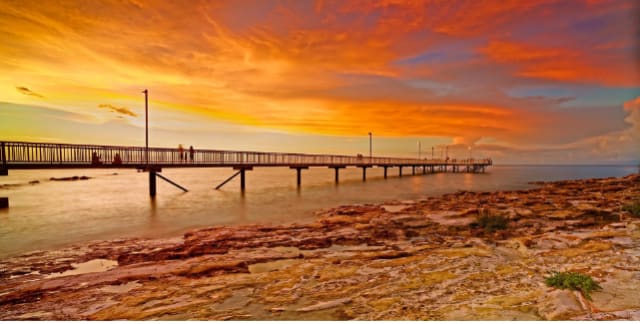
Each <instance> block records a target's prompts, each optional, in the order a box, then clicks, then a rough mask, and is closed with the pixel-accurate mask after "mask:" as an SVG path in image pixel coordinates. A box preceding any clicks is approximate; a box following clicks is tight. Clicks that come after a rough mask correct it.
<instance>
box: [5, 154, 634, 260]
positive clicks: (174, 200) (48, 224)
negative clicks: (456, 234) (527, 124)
mask: <svg viewBox="0 0 640 324" xmlns="http://www.w3.org/2000/svg"><path fill="white" fill-rule="evenodd" d="M333 172H334V171H333V169H328V168H310V169H309V170H303V171H302V187H301V188H300V189H298V188H297V187H296V173H295V170H290V169H288V168H256V169H254V170H253V171H248V172H247V175H246V186H247V187H246V188H247V189H246V191H245V193H244V194H242V193H241V192H240V185H239V178H240V177H239V176H238V177H236V178H234V179H233V180H232V181H231V182H229V183H227V184H226V185H225V186H224V187H223V188H222V189H221V190H214V188H215V186H217V185H218V184H219V183H221V182H222V181H224V180H225V179H226V178H227V177H229V176H230V175H232V174H233V173H234V171H233V170H231V169H230V168H209V169H165V170H164V171H163V172H162V175H164V176H165V177H168V178H169V179H171V180H173V181H175V182H177V183H178V184H180V185H182V186H184V187H186V188H187V189H189V192H182V191H181V190H179V189H177V188H175V187H173V186H172V185H170V184H169V183H166V182H165V181H163V180H162V179H158V180H157V181H158V193H157V196H156V198H155V199H151V198H150V197H149V189H148V174H146V173H138V172H136V171H135V170H130V169H78V170H10V171H9V176H6V177H0V197H9V204H10V208H8V209H0V258H3V257H8V256H11V255H17V254H20V253H24V252H29V251H33V250H45V249H54V248H59V247H64V246H67V245H70V244H74V243H80V242H86V241H91V240H104V239H116V238H127V237H145V238H157V237H168V236H174V235H180V234H181V233H183V232H184V231H186V230H188V229H193V228H200V227H207V226H214V225H229V224H249V223H259V224H288V223H303V222H308V221H312V220H313V219H314V212H315V211H318V210H320V209H324V208H331V207H336V206H339V205H344V204H362V203H382V202H385V201H391V200H413V199H418V198H421V197H425V196H437V195H441V194H444V193H449V192H455V191H457V190H470V191H493V190H512V189H524V188H530V187H533V185H530V184H528V182H530V181H541V180H542V181H549V180H561V179H580V178H595V177H612V176H615V177H617V176H624V175H628V174H631V173H634V172H637V167H634V166H499V165H498V166H492V167H490V168H489V169H488V171H487V172H486V173H484V174H466V173H456V174H454V173H436V174H426V175H422V174H420V175H415V176H412V175H411V169H410V168H404V169H403V174H404V176H403V177H398V169H397V168H394V169H389V170H388V175H389V177H388V179H384V178H383V171H382V168H374V169H368V170H367V181H366V182H363V181H362V171H361V169H359V168H348V169H342V170H341V171H340V183H339V184H338V185H336V184H335V183H334V173H333ZM67 176H88V177H90V179H88V180H78V181H63V182H61V181H50V180H49V179H50V178H51V177H67ZM32 181H38V183H34V184H30V183H29V182H32Z"/></svg>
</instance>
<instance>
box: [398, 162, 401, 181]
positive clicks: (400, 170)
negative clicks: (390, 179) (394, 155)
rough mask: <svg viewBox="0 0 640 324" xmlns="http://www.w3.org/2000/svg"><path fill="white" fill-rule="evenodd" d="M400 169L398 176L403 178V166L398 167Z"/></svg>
mask: <svg viewBox="0 0 640 324" xmlns="http://www.w3.org/2000/svg"><path fill="white" fill-rule="evenodd" d="M398 169H400V170H399V171H398V175H399V176H400V177H401V178H402V165H400V166H398Z"/></svg>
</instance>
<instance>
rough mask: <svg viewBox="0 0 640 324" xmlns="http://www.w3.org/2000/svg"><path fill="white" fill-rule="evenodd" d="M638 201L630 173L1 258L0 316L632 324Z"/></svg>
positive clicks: (639, 249) (639, 315) (638, 273)
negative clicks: (577, 280)
mask: <svg viewBox="0 0 640 324" xmlns="http://www.w3.org/2000/svg"><path fill="white" fill-rule="evenodd" d="M638 199H640V176H639V175H630V176H627V177H624V178H607V179H589V180H573V181H560V182H552V183H539V184H538V187H537V188H535V189H530V190H519V191H502V192H456V193H453V194H448V195H444V196H441V197H430V198H425V199H422V200H418V201H392V202H387V203H384V204H381V205H358V206H341V207H337V208H333V209H330V210H325V211H321V212H319V213H318V215H317V221H315V222H313V223H308V224H300V225H289V226H258V225H251V226H220V227H213V228H208V229H202V230H195V231H191V232H188V233H186V234H185V235H184V236H183V237H179V238H175V239H164V240H143V239H127V240H114V241H103V242H93V243H88V244H84V245H78V246H73V247H70V248H67V249H63V250H58V251H39V252H32V253H29V254H25V255H22V256H19V257H13V258H9V259H5V260H1V261H0V319H2V320H20V319H39V320H70V319H74V320H80V319H89V320H115V319H131V320H151V319H158V320H186V319H202V320H205V319H208V320H227V319H232V320H248V319H265V320H302V319H318V320H329V319H341V320H347V319H358V320H538V319H554V320H560V319H597V320H600V319H605V320H615V319H628V320H640V298H638V291H640V217H637V216H635V215H633V213H632V211H630V210H629V209H628V208H626V207H625V206H629V205H630V204H633V203H634V201H636V200H638ZM283 212H285V211H283ZM483 215H485V216H486V215H493V216H502V217H504V218H503V219H505V220H506V222H505V224H502V225H504V226H506V228H502V227H496V228H495V229H491V230H489V229H488V228H487V227H483V226H482V223H481V222H479V221H478V217H480V216H483ZM292 216H294V215H292ZM552 271H573V272H578V273H582V274H585V275H589V276H591V277H592V278H593V279H594V280H596V281H597V282H598V283H599V284H600V286H601V287H602V289H601V290H599V291H595V292H592V293H591V297H592V300H588V299H586V298H585V297H584V296H583V295H582V294H580V293H579V292H575V291H569V290H560V289H556V288H551V287H547V286H546V285H545V283H544V278H545V277H546V276H548V275H549V273H550V272H552Z"/></svg>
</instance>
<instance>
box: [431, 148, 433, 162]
mask: <svg viewBox="0 0 640 324" xmlns="http://www.w3.org/2000/svg"><path fill="white" fill-rule="evenodd" d="M431 159H432V160H433V146H432V147H431Z"/></svg>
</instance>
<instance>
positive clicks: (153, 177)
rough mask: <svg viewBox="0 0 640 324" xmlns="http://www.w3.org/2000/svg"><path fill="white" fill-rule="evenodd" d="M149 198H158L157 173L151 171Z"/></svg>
mask: <svg viewBox="0 0 640 324" xmlns="http://www.w3.org/2000/svg"><path fill="white" fill-rule="evenodd" d="M149 196H151V197H155V196H156V171H154V170H149Z"/></svg>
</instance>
